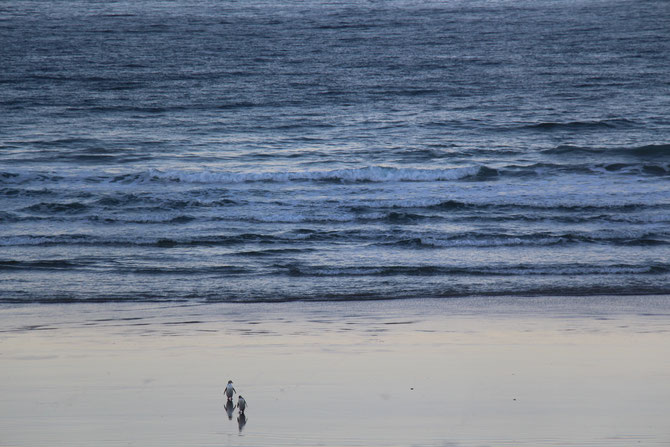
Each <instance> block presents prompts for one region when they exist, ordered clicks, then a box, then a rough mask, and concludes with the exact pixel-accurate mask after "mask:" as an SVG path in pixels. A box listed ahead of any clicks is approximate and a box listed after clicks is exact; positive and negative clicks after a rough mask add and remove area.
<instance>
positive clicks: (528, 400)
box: [0, 296, 670, 446]
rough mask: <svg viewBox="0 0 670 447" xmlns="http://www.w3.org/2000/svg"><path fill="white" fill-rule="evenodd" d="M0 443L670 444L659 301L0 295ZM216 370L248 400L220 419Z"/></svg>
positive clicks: (664, 305)
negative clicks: (16, 303)
mask: <svg viewBox="0 0 670 447" xmlns="http://www.w3.org/2000/svg"><path fill="white" fill-rule="evenodd" d="M0 321H2V327H3V328H5V329H4V330H3V332H1V333H0V346H1V347H2V349H1V354H0V361H1V362H2V364H3V368H2V371H1V372H0V383H1V385H0V396H3V397H2V398H1V399H2V402H1V405H0V421H2V422H0V433H2V435H1V436H0V444H2V445H8V446H9V445H11V446H41V445H45V446H46V445H50V446H58V445H70V446H73V445H74V446H77V445H82V446H83V445H91V444H96V445H103V446H115V445H137V446H145V445H149V446H150V445H211V444H217V445H222V444H223V445H239V446H244V445H255V446H258V445H261V446H265V445H267V446H274V445H305V446H308V445H317V444H318V445H326V446H340V445H372V446H409V445H426V446H433V445H434V446H443V445H453V446H470V445H472V446H474V445H528V446H530V445H556V446H558V445H561V446H565V445H587V444H588V445H603V446H605V445H608V446H609V445H622V446H623V445H631V444H636V445H649V446H655V445H667V443H668V441H670V430H668V429H667V428H666V425H667V424H666V421H665V420H664V419H665V418H664V415H665V414H667V413H668V411H670V404H669V403H668V402H670V385H669V384H670V359H667V355H666V354H667V352H670V351H669V349H670V337H668V332H670V297H667V296H665V297H664V296H655V297H654V298H651V297H649V296H642V297H637V298H635V299H631V298H630V297H626V298H625V299H624V298H621V297H619V298H617V297H612V298H611V299H605V298H597V297H592V298H591V299H585V298H582V297H574V298H571V299H566V298H563V297H561V298H555V299H533V298H525V299H517V300H511V301H510V300H509V299H508V300H503V299H483V300H482V299H476V298H472V299H462V300H458V301H449V302H447V301H445V300H426V299H419V300H407V301H376V302H357V303H341V302H338V303H323V302H321V303H304V302H303V303H293V304H290V303H283V304H271V305H269V304H257V305H256V304H254V305H249V304H206V305H169V306H160V305H158V306H157V305H155V304H154V303H151V304H131V305H124V304H118V303H117V304H113V305H106V304H105V305H100V304H97V305H94V304H91V305H80V304H75V305H72V304H68V305H59V306H44V305H39V306H25V307H11V308H7V307H3V308H0ZM228 379H232V380H233V381H234V382H235V386H236V388H237V390H238V392H239V393H241V394H242V395H243V396H245V398H246V400H247V402H248V403H249V409H248V410H247V417H248V420H247V423H246V425H245V426H244V427H243V429H242V430H241V431H240V429H239V423H238V421H237V420H236V417H237V413H236V412H235V414H234V415H233V418H232V419H231V420H229V419H228V417H227V414H226V411H225V410H224V408H223V404H224V399H223V397H222V391H223V387H224V386H225V383H226V382H227V380H228Z"/></svg>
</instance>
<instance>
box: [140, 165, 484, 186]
mask: <svg viewBox="0 0 670 447" xmlns="http://www.w3.org/2000/svg"><path fill="white" fill-rule="evenodd" d="M479 170H480V167H479V166H468V167H462V168H451V169H412V168H393V167H384V166H369V167H364V168H352V169H335V170H330V171H287V172H225V171H222V172H216V171H200V172H188V171H158V170H153V171H151V172H150V173H149V177H150V178H151V179H161V180H168V181H178V182H184V183H246V182H283V183H285V182H292V181H335V182H347V183H349V182H350V183H355V182H408V181H409V182H433V181H449V180H458V179H462V178H465V177H470V176H473V175H477V173H478V172H479Z"/></svg>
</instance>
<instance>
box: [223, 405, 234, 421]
mask: <svg viewBox="0 0 670 447" xmlns="http://www.w3.org/2000/svg"><path fill="white" fill-rule="evenodd" d="M224 408H225V409H226V413H228V420H229V421H232V420H233V411H235V404H234V403H233V401H232V400H226V406H225V407H224Z"/></svg>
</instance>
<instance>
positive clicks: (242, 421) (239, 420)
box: [237, 413, 247, 433]
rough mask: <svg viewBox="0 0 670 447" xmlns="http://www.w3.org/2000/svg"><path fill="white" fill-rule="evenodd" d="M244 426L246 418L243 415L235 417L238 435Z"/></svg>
mask: <svg viewBox="0 0 670 447" xmlns="http://www.w3.org/2000/svg"><path fill="white" fill-rule="evenodd" d="M245 425H247V417H246V416H245V415H244V413H240V415H239V416H238V417H237V426H238V428H239V429H240V433H242V429H244V426H245Z"/></svg>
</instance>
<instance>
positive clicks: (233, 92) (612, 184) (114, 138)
mask: <svg viewBox="0 0 670 447" xmlns="http://www.w3.org/2000/svg"><path fill="white" fill-rule="evenodd" d="M0 67H1V68H0V302H1V303H5V304H9V303H40V302H78V301H88V302H102V301H186V302H252V301H253V302H258V301H287V300H299V301H300V300H305V301H307V300H359V299H361V300H362V299H401V298H417V297H419V298H421V297H432V298H450V297H461V296H495V295H501V296H507V295H509V296H526V295H532V296H549V295H551V296H555V295H626V294H637V295H640V294H643V295H644V294H668V293H670V3H669V2H667V1H665V0H625V1H624V0H570V1H568V0H533V1H530V0H488V1H485V0H474V1H459V0H444V1H435V0H428V1H409V0H388V1H383V0H379V1H364V0H361V1H327V0H305V1H291V0H278V1H259V0H239V1H235V0H220V1H214V0H210V1H207V0H192V1H191V0H173V1H158V0H133V1H131V0H117V1H98V0H39V1H37V0H36V1H28V0H13V1H8V2H2V3H1V4H0Z"/></svg>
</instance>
